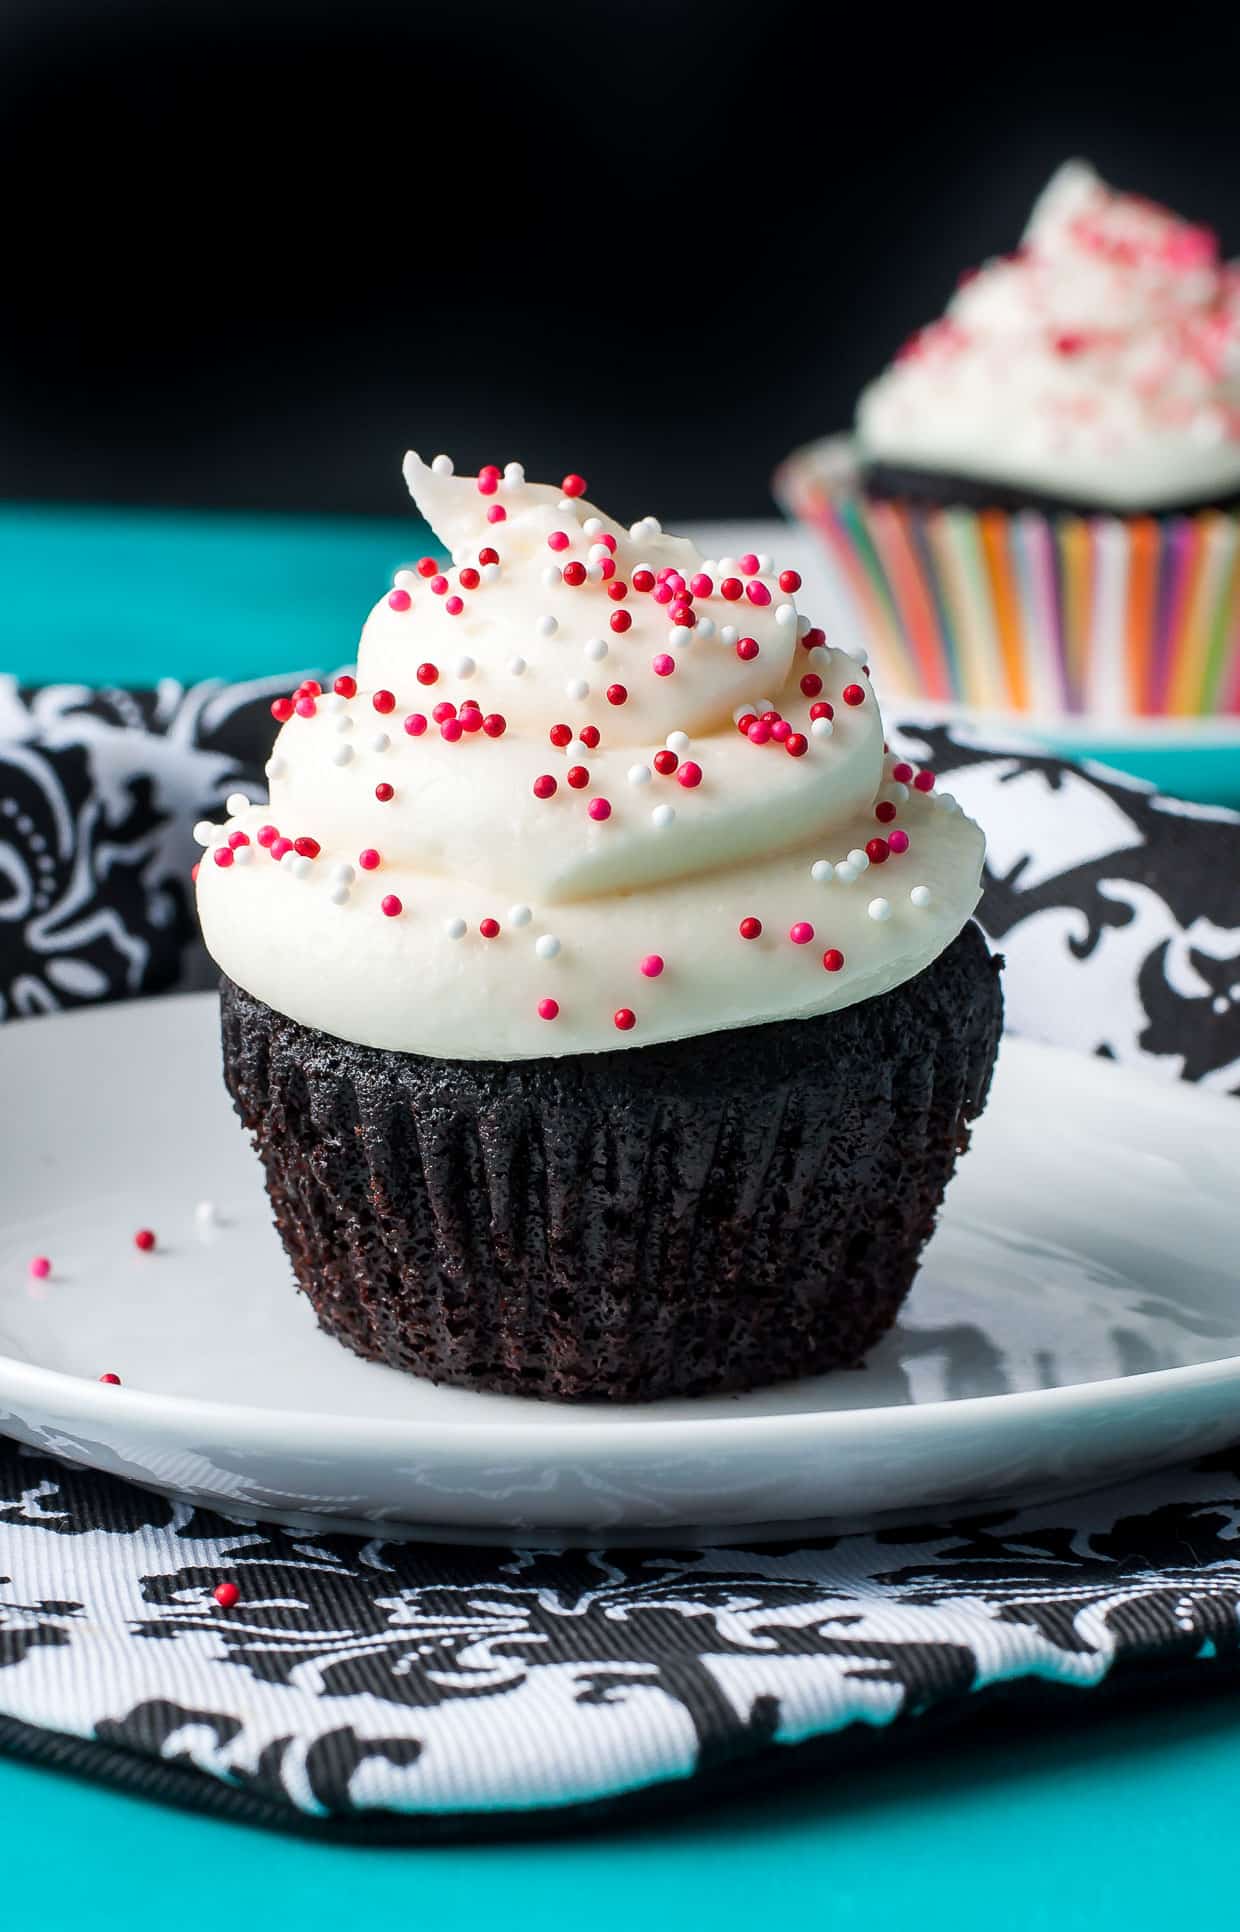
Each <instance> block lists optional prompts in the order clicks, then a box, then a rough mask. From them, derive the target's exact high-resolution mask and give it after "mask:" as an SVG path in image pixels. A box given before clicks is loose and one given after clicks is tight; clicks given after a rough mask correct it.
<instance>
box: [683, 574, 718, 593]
mask: <svg viewBox="0 0 1240 1932" xmlns="http://www.w3.org/2000/svg"><path fill="white" fill-rule="evenodd" d="M689 588H690V590H691V591H692V592H693V595H694V596H695V597H709V596H710V593H711V591H712V590H713V589H714V588H715V580H714V578H713V577H708V576H707V575H706V572H705V571H704V570H699V571H698V574H697V576H696V577H691V578H690V579H689Z"/></svg>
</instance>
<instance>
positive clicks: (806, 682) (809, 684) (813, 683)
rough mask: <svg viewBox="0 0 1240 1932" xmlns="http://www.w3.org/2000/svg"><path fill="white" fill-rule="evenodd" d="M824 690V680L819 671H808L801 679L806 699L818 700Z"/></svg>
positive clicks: (802, 690)
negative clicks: (819, 694)
mask: <svg viewBox="0 0 1240 1932" xmlns="http://www.w3.org/2000/svg"><path fill="white" fill-rule="evenodd" d="M821 690H822V679H821V678H820V677H819V675H818V673H817V671H807V672H806V673H805V676H804V677H803V678H802V679H801V692H802V695H803V696H804V697H807V698H816V697H817V696H818V693H819V692H820V691H821Z"/></svg>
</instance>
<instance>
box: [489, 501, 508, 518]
mask: <svg viewBox="0 0 1240 1932" xmlns="http://www.w3.org/2000/svg"><path fill="white" fill-rule="evenodd" d="M507 516H508V512H507V510H506V509H505V508H504V506H503V504H502V503H493V504H492V505H491V507H490V509H489V510H488V511H487V522H488V523H503V522H505V521H506V519H507Z"/></svg>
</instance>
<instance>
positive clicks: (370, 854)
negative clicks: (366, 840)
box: [357, 845, 380, 872]
mask: <svg viewBox="0 0 1240 1932" xmlns="http://www.w3.org/2000/svg"><path fill="white" fill-rule="evenodd" d="M357 862H358V864H359V865H360V866H361V868H362V871H363V872H373V871H374V870H375V869H376V867H377V866H378V865H379V864H380V859H379V854H378V853H377V852H376V851H375V848H374V846H373V845H368V846H367V847H366V849H365V850H364V851H362V852H359V853H358V855H357Z"/></svg>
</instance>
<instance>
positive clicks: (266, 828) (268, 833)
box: [254, 825, 280, 845]
mask: <svg viewBox="0 0 1240 1932" xmlns="http://www.w3.org/2000/svg"><path fill="white" fill-rule="evenodd" d="M254 836H255V838H256V839H257V840H258V842H259V844H260V845H272V844H274V843H275V841H276V839H278V838H279V836H280V834H279V832H278V831H277V829H276V827H275V826H274V825H260V826H259V828H258V830H257V832H256V833H255V834H254Z"/></svg>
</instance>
